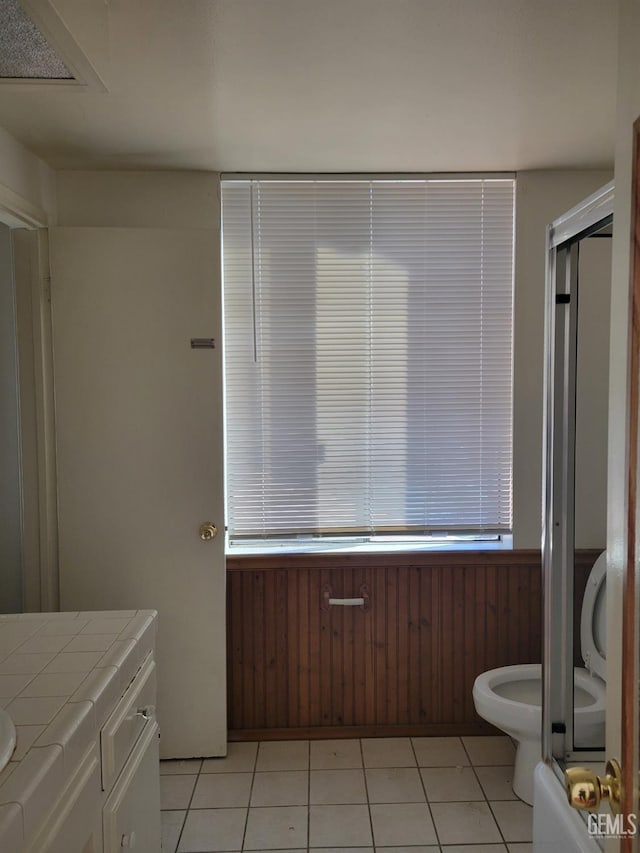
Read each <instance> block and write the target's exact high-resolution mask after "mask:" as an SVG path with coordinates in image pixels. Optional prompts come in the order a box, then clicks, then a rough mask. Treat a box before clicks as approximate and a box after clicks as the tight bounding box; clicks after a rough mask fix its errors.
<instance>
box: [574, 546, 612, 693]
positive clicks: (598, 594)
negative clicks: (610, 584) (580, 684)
mask: <svg viewBox="0 0 640 853" xmlns="http://www.w3.org/2000/svg"><path fill="white" fill-rule="evenodd" d="M606 576H607V554H606V551H604V552H603V553H602V554H600V556H599V557H598V559H597V560H596V561H595V563H594V564H593V568H592V569H591V572H590V573H589V579H588V580H587V586H586V588H585V591H584V598H583V599H582V613H581V616H580V650H581V652H582V660H583V661H584V665H585V666H586V668H587V669H588V670H589V672H590V673H592V674H593V675H597V676H598V677H599V678H601V679H602V680H603V681H606V674H607V661H606V653H607V652H606V648H607V647H606V635H607V608H606V583H605V581H606Z"/></svg>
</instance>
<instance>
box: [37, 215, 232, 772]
mask: <svg viewBox="0 0 640 853" xmlns="http://www.w3.org/2000/svg"><path fill="white" fill-rule="evenodd" d="M219 266H220V264H219V248H218V233H217V232H216V231H215V230H211V229H200V230H199V229H189V230H186V229H184V230H182V229H166V230H165V229H142V228H140V229H132V228H56V229H53V230H52V232H51V279H52V280H51V292H52V311H53V336H54V340H53V343H54V370H55V401H56V433H57V460H58V492H59V537H60V586H61V609H63V610H89V609H92V610H105V609H107V610H110V609H135V608H155V609H157V610H158V612H159V628H158V654H157V659H158V686H159V690H158V717H159V722H160V728H161V753H162V756H163V757H165V758H168V757H188V756H202V755H209V756H213V755H223V754H225V752H226V671H225V562H224V535H223V531H224V519H223V471H222V464H223V445H222V358H221V306H220V302H221V300H220V270H219ZM193 338H200V339H210V338H214V339H215V348H214V349H210V348H192V345H191V341H192V339H193ZM205 522H212V523H213V524H215V525H216V526H217V528H218V530H219V531H220V533H219V535H218V536H217V537H216V538H215V539H211V540H209V541H203V540H202V539H201V538H200V536H199V527H200V525H201V524H202V523H205Z"/></svg>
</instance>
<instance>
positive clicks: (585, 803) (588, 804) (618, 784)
mask: <svg viewBox="0 0 640 853" xmlns="http://www.w3.org/2000/svg"><path fill="white" fill-rule="evenodd" d="M564 779H565V786H566V790H567V799H568V800H569V805H571V806H573V808H574V809H582V810H584V811H588V812H595V811H598V809H599V808H600V803H601V802H602V801H603V800H607V801H608V802H609V806H610V808H611V811H612V812H613V813H614V814H620V800H621V798H622V771H621V769H620V765H619V764H618V762H617V761H616V760H615V758H612V759H611V761H607V766H606V768H605V775H604V776H597V775H596V773H595V772H594V771H593V770H590V769H589V768H588V767H570V768H569V769H568V770H565V772H564Z"/></svg>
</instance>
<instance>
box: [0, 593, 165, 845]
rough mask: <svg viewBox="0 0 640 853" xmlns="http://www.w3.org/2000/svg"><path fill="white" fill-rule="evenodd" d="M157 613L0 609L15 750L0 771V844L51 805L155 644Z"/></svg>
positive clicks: (27, 828) (2, 667)
mask: <svg viewBox="0 0 640 853" xmlns="http://www.w3.org/2000/svg"><path fill="white" fill-rule="evenodd" d="M156 621H157V613H156V612H155V611H153V610H110V611H89V612H79V613H21V614H10V615H5V616H1V615H0V707H3V708H5V709H6V711H7V713H8V714H9V716H10V717H11V718H12V720H13V723H14V725H15V727H16V736H17V738H16V739H17V742H16V748H15V751H14V753H13V755H12V756H11V761H10V762H9V764H7V766H6V767H5V768H4V769H3V770H2V771H0V842H2V844H0V847H2V849H6V848H5V847H4V844H5V842H6V841H9V842H11V843H12V844H13V845H14V846H12V847H10V848H9V849H18V847H19V846H20V845H21V844H22V843H23V840H24V839H26V838H28V837H29V836H30V835H31V833H32V832H33V831H35V829H37V827H38V826H39V825H40V823H41V821H42V820H43V818H44V817H45V815H46V814H47V813H48V811H49V810H50V809H51V807H52V806H53V805H54V803H55V799H56V797H57V796H58V795H59V794H60V791H61V790H62V788H63V787H64V785H65V783H66V782H67V780H68V779H69V778H70V777H71V775H72V773H73V771H74V770H75V768H76V767H77V765H78V763H79V762H80V760H81V758H82V757H83V756H84V755H85V753H86V751H87V749H88V748H89V746H90V744H91V742H92V741H95V740H96V739H97V735H98V733H99V731H100V729H101V728H102V726H103V724H104V722H105V721H106V719H107V717H108V716H109V714H110V713H111V712H112V711H113V709H114V708H115V706H116V704H117V702H118V700H119V699H120V697H121V696H122V694H123V693H124V691H125V690H126V688H127V686H128V685H129V683H130V682H131V681H132V680H133V677H134V676H135V674H136V672H137V671H138V669H139V668H140V666H141V665H142V663H143V661H144V659H145V658H146V657H147V655H148V654H149V652H151V651H152V650H153V648H154V646H155V636H156Z"/></svg>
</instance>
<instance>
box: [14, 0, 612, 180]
mask: <svg viewBox="0 0 640 853" xmlns="http://www.w3.org/2000/svg"><path fill="white" fill-rule="evenodd" d="M32 2H33V0H32ZM52 2H53V3H54V5H55V6H56V7H58V9H59V11H61V13H63V14H64V19H65V23H66V25H67V27H68V29H69V31H70V32H71V33H72V34H73V35H74V36H76V37H77V38H78V40H79V41H80V42H81V43H82V44H83V47H84V48H85V53H86V54H87V57H88V59H89V60H90V61H92V62H93V64H94V65H95V66H96V68H97V70H98V71H99V72H100V73H101V74H102V75H103V77H104V78H105V80H106V81H107V86H108V91H107V92H106V93H105V92H100V91H95V90H92V91H87V90H84V91H79V90H78V88H77V87H73V88H71V89H70V88H68V87H61V86H56V85H40V84H36V85H34V84H23V85H19V86H18V85H2V84H0V126H3V127H5V128H6V129H7V130H8V131H9V132H10V133H11V134H13V135H14V136H15V137H16V138H18V139H19V140H21V141H22V142H23V143H24V144H25V145H26V146H27V147H28V148H30V149H31V150H33V151H34V152H35V153H37V154H39V155H40V156H42V157H43V158H44V159H45V160H47V161H48V162H49V163H50V164H52V165H53V166H55V167H58V168H93V167H96V168H138V167H150V168H180V169H184V168H187V169H215V170H224V171H234V170H239V171H457V170H519V169H539V168H600V167H607V166H610V165H611V164H612V162H613V145H614V131H615V128H614V124H615V80H616V39H617V31H616V30H617V3H616V0H107V2H106V3H105V0H92V2H89V0H52ZM91 15H93V16H94V17H93V19H90V16H91ZM107 45H108V52H109V60H108V62H107V61H105V59H104V56H103V49H104V48H105V47H107Z"/></svg>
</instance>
